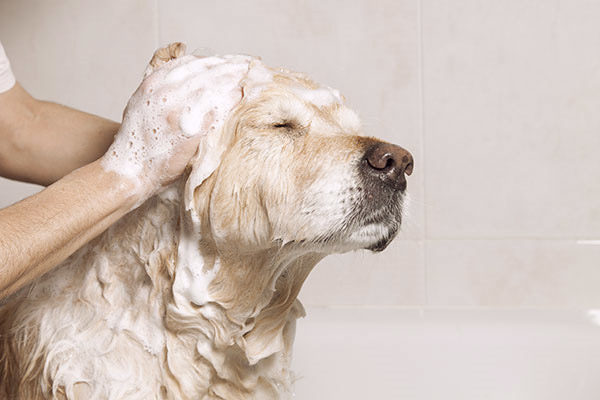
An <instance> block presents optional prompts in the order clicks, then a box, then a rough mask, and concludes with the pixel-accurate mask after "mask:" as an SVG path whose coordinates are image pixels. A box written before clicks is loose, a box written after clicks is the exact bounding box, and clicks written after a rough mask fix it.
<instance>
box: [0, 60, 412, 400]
mask: <svg viewBox="0 0 600 400" xmlns="http://www.w3.org/2000/svg"><path fill="white" fill-rule="evenodd" d="M169 54H170V52H169V51H167V52H166V56H164V55H163V56H162V57H160V56H159V57H158V61H157V64H158V67H160V64H161V63H162V64H164V62H166V61H164V60H162V58H165V57H166V58H169ZM179 55H180V56H181V54H179ZM236 57H238V56H236ZM169 59H170V58H169ZM181 59H182V60H186V61H184V63H183V64H182V63H181V61H179V60H180V59H179V58H178V59H176V60H174V61H169V63H168V64H171V63H172V64H171V65H169V67H170V68H169V71H170V72H169V73H167V74H165V75H164V77H163V78H164V79H167V80H171V79H172V80H190V79H193V75H194V74H196V70H195V68H196V67H198V66H199V65H200V64H202V65H203V66H204V67H206V65H207V60H203V61H202V63H198V64H195V61H189V60H191V59H188V58H185V57H182V58H181ZM224 59H227V58H219V59H215V60H213V61H215V62H220V61H222V60H224ZM236 59H238V60H239V58H236ZM161 60H162V61H163V62H161ZM243 60H248V62H247V71H246V73H245V75H244V78H243V79H242V80H241V82H240V81H236V82H235V85H240V86H241V88H242V90H243V95H244V97H243V99H242V101H241V103H240V104H239V105H237V106H236V107H235V108H234V109H233V111H231V112H230V113H228V114H227V115H225V114H223V118H224V121H223V123H222V125H217V128H216V129H214V130H210V131H209V132H207V133H206V135H205V136H204V137H203V140H202V141H201V143H200V146H199V149H198V153H197V156H196V157H195V158H194V159H193V160H192V162H191V164H190V168H189V169H188V171H187V172H186V173H185V174H184V176H183V177H181V178H180V179H179V180H177V181H176V182H174V183H173V184H172V185H171V186H170V187H169V188H168V189H167V190H166V191H164V192H163V193H161V194H159V195H157V196H154V197H152V198H151V199H149V200H148V201H147V202H145V203H144V204H143V205H142V206H141V207H139V208H138V209H136V210H134V211H132V212H131V213H130V214H128V215H127V216H126V217H124V218H123V219H121V220H120V221H118V222H117V223H116V224H114V225H113V226H111V227H110V228H109V229H108V230H107V231H106V232H105V233H104V234H102V235H101V236H99V237H98V238H96V239H94V240H93V241H91V242H90V243H89V244H88V245H86V246H85V247H83V248H82V249H80V250H79V251H78V252H76V253H75V254H74V255H73V256H71V257H70V258H69V259H67V260H66V261H65V262H64V263H63V264H62V265H61V266H59V267H58V268H56V269H55V270H53V271H52V272H50V273H49V274H47V275H45V276H44V277H42V278H41V279H39V280H38V281H37V282H35V283H34V284H32V285H31V286H29V287H27V288H25V289H23V290H21V291H20V292H18V293H17V294H15V295H14V296H12V297H11V298H10V299H8V300H7V301H4V302H3V303H2V304H1V305H0V395H1V394H4V395H5V396H6V397H7V398H10V399H13V398H18V399H40V398H57V399H65V398H68V399H206V400H208V399H215V400H216V399H277V398H288V397H291V396H292V382H293V380H294V377H293V374H292V372H291V371H290V362H291V356H292V343H293V340H294V331H295V323H296V319H297V318H298V317H300V316H303V315H304V310H303V308H302V305H301V304H300V302H299V301H298V300H297V296H298V293H299V291H300V288H301V286H302V284H303V282H304V280H305V279H306V278H307V276H308V274H309V273H310V271H311V270H312V268H313V267H314V265H315V264H316V263H317V262H318V261H319V260H321V259H322V258H323V257H324V256H326V255H327V254H330V253H334V252H344V251H349V250H354V249H360V248H366V247H368V246H370V245H372V244H373V243H376V242H378V241H380V240H381V239H382V237H386V236H390V235H392V236H393V234H392V233H390V230H391V229H392V228H391V225H393V224H390V223H389V222H388V221H399V218H400V215H395V214H394V215H390V214H389V211H385V212H384V211H382V210H370V209H369V208H368V207H367V206H368V204H367V202H368V199H366V198H365V197H364V196H362V195H361V189H362V186H361V182H360V179H358V177H357V172H356V170H357V163H358V161H359V160H360V159H361V158H362V157H363V154H364V151H365V148H366V147H367V146H369V145H370V144H372V143H374V142H376V140H375V139H371V138H365V137H362V136H359V133H360V124H359V119H358V117H357V116H356V114H354V113H353V112H352V111H351V110H350V109H348V108H347V107H346V106H345V105H344V104H343V98H342V97H341V96H340V95H339V93H337V91H334V90H333V89H329V88H326V87H323V86H320V85H318V84H316V83H314V82H312V81H310V80H309V79H308V78H306V77H305V76H303V75H301V74H297V73H293V72H290V71H287V70H283V69H279V70H275V69H271V68H268V67H266V66H265V65H264V64H263V63H262V62H260V60H258V59H254V58H248V57H244V58H243ZM153 61H154V60H153ZM178 61H179V63H178ZM181 65H185V66H186V68H185V69H184V70H182V69H178V68H179V66H181ZM155 67H157V66H152V65H151V67H150V68H155ZM165 70H166V69H165ZM180 74H181V75H180ZM194 84H196V83H194ZM221 84H223V85H224V87H225V88H226V89H225V90H229V89H230V88H231V85H233V83H232V82H221ZM215 90H216V91H215V93H218V90H217V89H215ZM169 97H171V96H169ZM183 101H185V99H183ZM227 104H229V103H227ZM203 107H205V104H201V105H200V106H198V107H197V108H196V106H195V105H193V106H191V109H190V110H188V112H189V118H190V120H189V121H184V122H183V123H182V129H183V130H184V134H186V133H185V132H186V129H187V127H188V123H189V126H191V127H192V128H190V130H189V131H190V132H192V131H195V130H196V127H197V126H198V124H199V123H200V124H202V123H201V122H198V121H199V120H201V118H199V119H198V115H192V114H194V113H195V112H198V111H197V110H198V109H204V108H203ZM193 110H195V111H193ZM185 115H186V114H185V112H184V116H185ZM140 118H142V116H140ZM144 118H147V119H148V118H150V119H151V118H152V116H151V115H150V114H149V115H147V116H144ZM186 118H188V117H186ZM220 118H221V117H217V118H215V120H218V119H220ZM183 119H184V118H183V117H182V120H183ZM156 146H157V147H156V148H157V149H158V148H160V147H159V146H160V144H157V145H156ZM146 150H147V149H146ZM149 154H150V153H149ZM120 162H121V161H120V160H117V159H115V160H113V161H112V162H111V163H109V168H115V169H119V170H120V168H125V169H127V168H129V166H130V164H127V165H126V166H122V165H121V164H120ZM140 165H141V164H140ZM122 172H123V173H129V172H127V171H122ZM138 172H139V171H137V172H136V173H138ZM401 203H402V197H399V202H398V204H397V205H394V208H392V210H398V211H400V210H401V209H402V204H401ZM386 210H387V209H386ZM386 213H387V214H386ZM382 215H383V216H382ZM390 237H391V236H390Z"/></svg>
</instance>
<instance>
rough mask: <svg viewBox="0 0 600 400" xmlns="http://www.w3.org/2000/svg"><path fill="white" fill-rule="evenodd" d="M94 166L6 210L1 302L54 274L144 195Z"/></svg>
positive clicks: (2, 214)
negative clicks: (55, 270)
mask: <svg viewBox="0 0 600 400" xmlns="http://www.w3.org/2000/svg"><path fill="white" fill-rule="evenodd" d="M133 187H134V184H133V183H132V182H130V181H129V180H128V179H126V178H124V177H122V176H120V175H118V174H116V173H114V172H108V171H106V170H105V169H104V168H103V167H102V166H101V165H100V161H94V162H92V163H90V164H89V165H86V166H84V167H82V168H80V169H78V170H76V171H74V172H72V173H70V174H68V175H67V176H65V177H64V178H63V179H60V180H59V181H58V182H56V183H54V184H52V185H50V186H49V187H47V188H46V189H44V190H42V191H41V192H39V193H37V194H35V195H33V196H31V197H29V198H26V199H24V200H22V201H20V202H18V203H16V204H14V205H12V206H10V207H7V208H5V209H3V210H0V272H1V273H0V299H1V298H3V297H6V296H7V295H9V294H11V293H13V292H14V291H16V290H18V289H19V288H20V287H22V286H24V285H25V284H27V283H29V282H30V281H32V280H33V279H34V278H36V277H39V276H41V275H43V274H44V273H46V272H48V271H49V270H50V269H51V268H52V267H53V266H55V265H56V264H58V263H60V262H61V261H63V260H64V259H66V258H67V257H68V256H69V255H71V254H72V253H73V252H75V250H77V249H78V248H79V247H81V246H82V245H83V244H85V243H87V242H88V241H89V240H91V239H92V238H94V237H95V236H97V235H98V234H100V233H101V232H103V231H104V230H105V229H106V228H108V227H109V226H110V225H111V224H112V223H113V222H115V221H117V220H118V219H119V218H120V217H122V216H123V215H125V214H126V213H127V212H128V211H130V210H131V209H132V207H133V206H134V205H135V204H137V203H138V202H139V201H140V200H141V199H143V195H142V194H141V193H139V192H136V191H134V190H132V189H133Z"/></svg>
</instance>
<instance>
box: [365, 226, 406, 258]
mask: <svg viewBox="0 0 600 400" xmlns="http://www.w3.org/2000/svg"><path fill="white" fill-rule="evenodd" d="M387 228H388V232H387V233H386V234H385V235H384V236H383V237H381V238H378V239H377V241H375V243H373V244H371V245H369V246H367V247H365V249H366V250H371V251H373V252H375V253H379V252H381V251H383V250H385V249H386V247H388V246H389V244H390V243H391V242H392V240H394V238H395V237H396V235H397V234H398V231H399V230H400V223H399V221H398V222H397V223H393V224H391V225H387Z"/></svg>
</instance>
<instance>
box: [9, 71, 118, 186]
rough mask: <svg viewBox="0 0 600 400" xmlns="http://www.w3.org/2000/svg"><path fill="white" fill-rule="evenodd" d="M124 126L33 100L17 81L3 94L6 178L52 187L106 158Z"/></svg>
mask: <svg viewBox="0 0 600 400" xmlns="http://www.w3.org/2000/svg"><path fill="white" fill-rule="evenodd" d="M118 129H119V124H118V123H116V122H114V121H110V120H107V119H104V118H101V117H98V116H95V115H92V114H88V113H85V112H82V111H78V110H75V109H72V108H69V107H65V106H62V105H60V104H55V103H51V102H47V101H40V100H37V99H35V98H33V97H32V96H31V95H29V93H27V91H25V89H23V88H22V87H21V85H19V83H17V84H15V86H13V87H12V88H11V89H10V90H8V91H7V92H4V93H0V176H3V177H6V178H10V179H14V180H18V181H24V182H30V183H37V184H39V185H44V186H47V185H50V184H51V183H53V182H56V181H57V180H58V179H60V178H62V177H63V176H65V175H67V174H68V173H70V172H71V171H73V170H75V169H77V168H79V167H82V166H84V165H86V164H89V163H90V162H92V161H94V160H97V159H98V158H99V157H100V156H102V155H103V154H104V153H105V152H106V149H108V147H109V146H110V144H111V143H112V141H113V137H114V135H115V134H116V133H117V131H118Z"/></svg>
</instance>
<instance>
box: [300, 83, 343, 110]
mask: <svg viewBox="0 0 600 400" xmlns="http://www.w3.org/2000/svg"><path fill="white" fill-rule="evenodd" d="M292 91H293V92H294V94H296V95H297V96H298V97H300V98H301V99H303V100H304V101H307V102H309V103H312V104H314V105H315V106H317V107H324V106H328V105H331V104H334V103H341V102H342V97H341V95H340V92H339V91H337V90H335V89H332V88H329V87H320V88H318V89H306V88H300V87H298V88H294V89H292Z"/></svg>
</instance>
